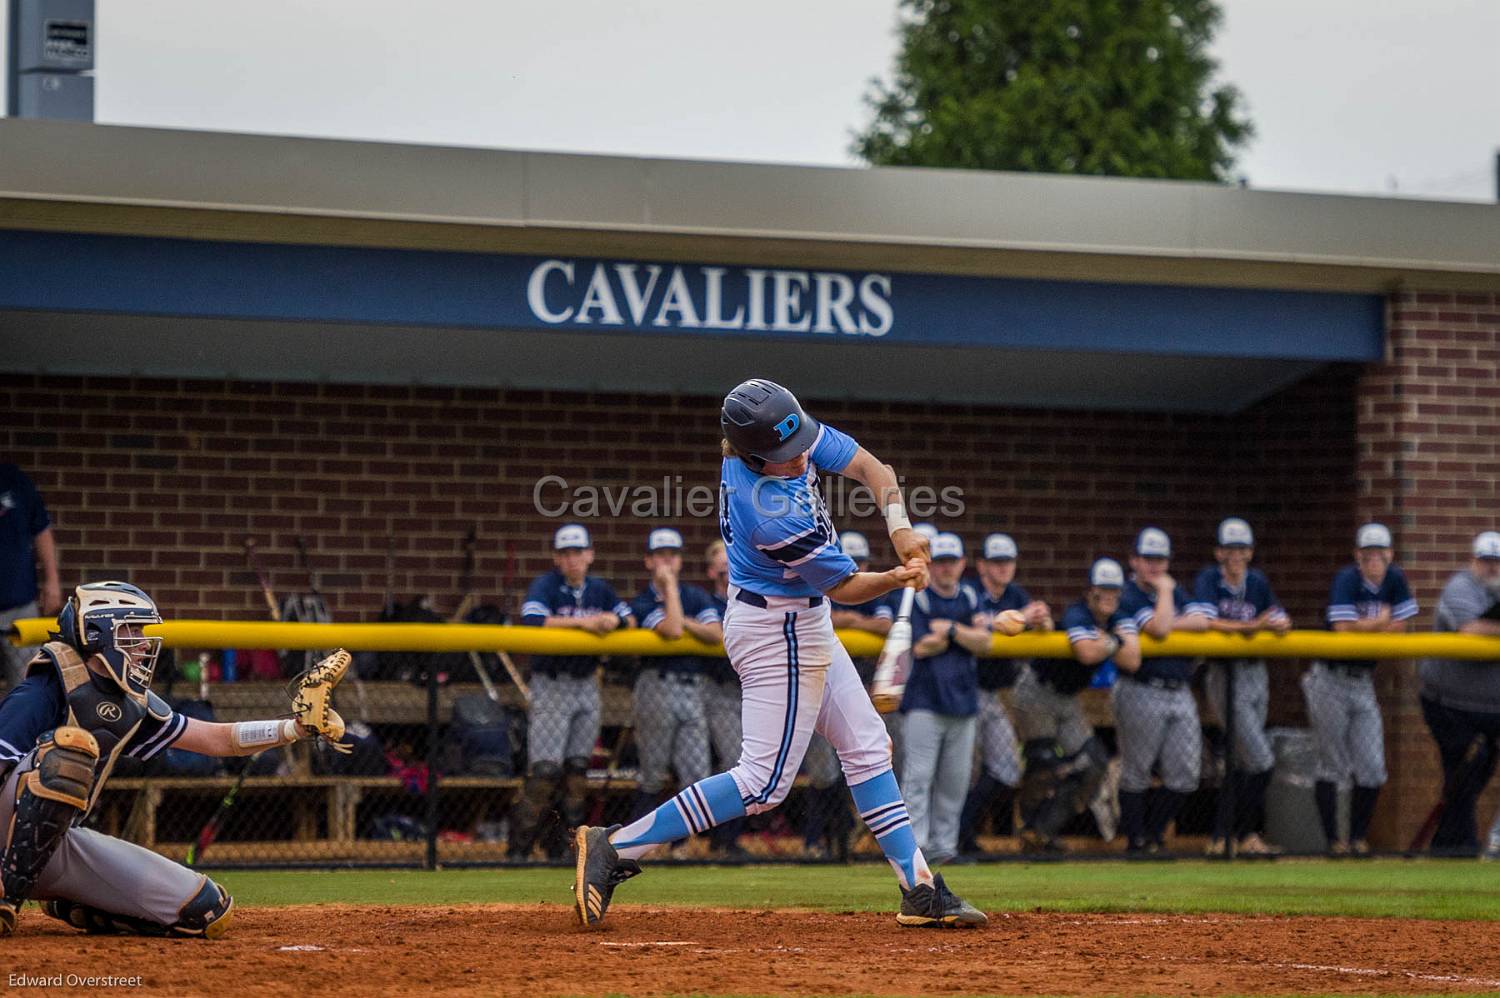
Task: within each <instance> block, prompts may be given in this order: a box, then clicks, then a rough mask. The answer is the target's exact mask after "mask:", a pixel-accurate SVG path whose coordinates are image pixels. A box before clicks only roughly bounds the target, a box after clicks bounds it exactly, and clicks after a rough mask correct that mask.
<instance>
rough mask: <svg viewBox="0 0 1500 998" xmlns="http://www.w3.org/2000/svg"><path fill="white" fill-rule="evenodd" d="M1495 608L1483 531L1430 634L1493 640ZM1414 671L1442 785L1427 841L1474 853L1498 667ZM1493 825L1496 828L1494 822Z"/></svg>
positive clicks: (1493, 574)
mask: <svg viewBox="0 0 1500 998" xmlns="http://www.w3.org/2000/svg"><path fill="white" fill-rule="evenodd" d="M1497 603H1500V533H1496V532H1495V531H1493V530H1486V531H1485V532H1484V533H1482V534H1480V535H1479V536H1478V537H1476V538H1474V557H1473V559H1472V560H1471V561H1470V562H1469V567H1468V568H1467V569H1466V570H1464V571H1461V572H1455V573H1454V574H1453V577H1452V578H1450V579H1449V580H1448V584H1447V585H1445V586H1444V587H1443V595H1442V596H1441V597H1439V598H1438V605H1437V614H1436V619H1435V621H1434V623H1433V629H1434V630H1436V631H1438V632H1440V633H1457V634H1482V635H1487V636H1490V637H1495V636H1500V619H1497V616H1500V615H1497V614H1496V611H1495V608H1496V605H1497ZM1418 674H1419V675H1420V677H1421V681H1422V687H1421V702H1422V717H1423V718H1424V719H1425V720H1426V721H1427V727H1428V729H1429V730H1430V731H1431V732H1432V738H1433V741H1435V742H1437V747H1438V755H1439V756H1440V758H1441V759H1442V763H1443V786H1444V787H1445V788H1447V790H1446V792H1445V793H1444V795H1443V796H1444V806H1443V813H1442V816H1441V817H1440V818H1439V819H1438V826H1437V829H1436V831H1435V832H1434V833H1433V836H1432V851H1433V852H1434V853H1439V854H1445V855H1454V856H1472V855H1474V853H1475V852H1477V851H1478V850H1479V836H1478V829H1477V828H1476V827H1475V819H1474V806H1475V804H1476V803H1477V802H1478V799H1479V795H1480V793H1482V792H1483V791H1484V787H1485V784H1487V783H1488V782H1489V781H1490V777H1491V776H1493V775H1494V774H1495V763H1496V758H1497V756H1500V665H1496V664H1495V663H1494V662H1464V661H1458V660H1454V659H1428V660H1426V661H1424V662H1423V663H1422V664H1421V666H1420V668H1419V670H1418ZM1476 743H1477V744H1476ZM1497 822H1500V818H1497ZM1496 827H1497V828H1500V823H1497V825H1496ZM1490 837H1491V838H1492V839H1493V838H1494V836H1493V835H1491V836H1490Z"/></svg>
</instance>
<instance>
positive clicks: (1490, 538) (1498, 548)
mask: <svg viewBox="0 0 1500 998" xmlns="http://www.w3.org/2000/svg"><path fill="white" fill-rule="evenodd" d="M1474 557H1476V558H1500V533H1496V532H1495V531H1493V530H1486V531H1485V532H1484V533H1482V534H1480V535H1479V536H1478V537H1476V538H1474Z"/></svg>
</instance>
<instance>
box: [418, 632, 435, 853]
mask: <svg viewBox="0 0 1500 998" xmlns="http://www.w3.org/2000/svg"><path fill="white" fill-rule="evenodd" d="M433 657H434V658H435V657H436V656H433ZM438 747H439V746H438V673H437V663H436V662H434V661H429V662H428V664H427V856H426V859H425V861H424V862H423V864H422V865H423V867H424V868H426V869H428V870H436V869H437V836H438V827H437V826H438V757H439V753H438Z"/></svg>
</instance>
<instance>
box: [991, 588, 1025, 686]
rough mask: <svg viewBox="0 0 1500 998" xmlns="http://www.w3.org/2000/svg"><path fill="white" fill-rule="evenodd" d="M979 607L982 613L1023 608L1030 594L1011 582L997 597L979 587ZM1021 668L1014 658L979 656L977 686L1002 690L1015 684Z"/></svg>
mask: <svg viewBox="0 0 1500 998" xmlns="http://www.w3.org/2000/svg"><path fill="white" fill-rule="evenodd" d="M979 593H980V597H981V598H980V602H979V609H980V611H981V612H982V613H988V614H996V613H999V612H1000V611H1001V610H1024V609H1026V604H1027V603H1030V602H1031V594H1030V593H1028V592H1027V591H1026V590H1025V589H1022V588H1021V587H1020V586H1018V585H1016V584H1015V583H1014V582H1012V583H1011V584H1010V585H1008V586H1006V587H1005V592H1003V593H1001V594H1000V596H999V598H996V597H994V596H991V595H990V594H989V591H988V590H986V589H983V588H981V589H980V590H979ZM1020 670H1021V662H1020V661H1019V660H1017V659H1014V658H981V659H980V660H979V688H980V689H982V690H1003V689H1007V688H1009V687H1011V686H1014V685H1015V684H1016V675H1017V674H1018V673H1019V672H1020Z"/></svg>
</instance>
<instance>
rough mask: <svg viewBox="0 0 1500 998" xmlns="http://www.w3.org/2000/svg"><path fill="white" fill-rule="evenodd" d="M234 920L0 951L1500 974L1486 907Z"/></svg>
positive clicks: (1109, 978)
mask: <svg viewBox="0 0 1500 998" xmlns="http://www.w3.org/2000/svg"><path fill="white" fill-rule="evenodd" d="M235 918H236V921H235V925H234V928H233V931H232V932H231V933H230V934H229V935H228V936H227V937H226V938H224V939H221V940H218V941H216V942H204V941H199V940H171V941H169V940H153V939H137V938H120V937H87V936H83V935H80V934H78V933H76V932H73V931H71V930H69V929H68V928H66V927H65V926H63V925H61V924H59V923H57V922H53V921H51V920H50V919H48V918H46V917H45V916H43V915H42V914H41V913H40V912H38V911H37V910H36V909H35V908H28V909H27V911H26V912H25V914H24V915H23V917H22V922H21V926H20V929H19V930H18V932H17V934H16V935H15V936H14V937H12V938H10V939H7V940H4V941H3V943H0V950H3V952H4V961H3V962H4V964H5V965H6V967H5V972H6V973H7V974H17V973H19V974H24V975H26V976H27V977H30V978H35V977H45V976H55V975H64V976H66V975H69V974H75V975H100V976H102V975H115V976H117V977H128V976H130V975H136V974H139V975H141V978H142V980H141V982H140V984H139V985H138V986H137V987H129V988H125V989H121V991H120V993H133V994H141V993H142V992H152V991H159V992H163V993H170V994H174V995H191V994H210V993H212V994H217V995H235V996H237V998H239V996H254V995H270V994H289V993H296V994H299V995H319V994H338V995H349V994H441V995H455V994H465V995H467V994H514V995H591V994H609V993H618V994H629V995H659V994H681V993H697V994H702V993H708V994H715V993H732V994H762V993H764V994H912V995H916V994H941V995H968V994H1030V993H1049V994H1058V993H1077V994H1194V995H1216V994H1229V993H1234V994H1250V993H1276V994H1284V993H1296V992H1343V993H1350V992H1355V993H1380V994H1400V993H1413V992H1429V993H1430V992H1461V991H1469V992H1472V991H1493V990H1500V951H1497V947H1496V945H1495V939H1496V933H1497V931H1500V926H1497V924H1496V923H1494V922H1436V921H1414V920H1413V921H1406V920H1395V919H1390V920H1386V919H1330V918H1308V917H1298V918H1245V917H1238V916H1135V915H1059V914H1017V915H998V916H995V917H993V918H992V920H991V922H990V926H989V927H988V928H987V929H980V930H972V931H959V930H946V931H933V930H917V929H901V928H898V927H897V926H896V924H895V922H894V920H893V919H892V918H891V917H890V916H888V915H872V914H868V913H848V914H828V913H823V912H789V911H777V912H760V911H703V910H690V909H682V908H673V909H667V908H659V909H651V908H645V907H637V906H631V905H621V906H619V907H617V908H616V909H614V910H612V911H611V912H610V915H609V921H608V922H607V923H606V926H605V927H604V928H602V929H598V930H595V931H592V932H586V931H584V930H582V929H579V928H577V927H575V926H574V924H573V921H572V915H571V911H570V910H569V909H567V908H562V907H558V906H545V907H543V906H533V907H513V906H494V905H487V906H463V907H451V908H447V907H352V906H333V905H329V906H305V907H295V908H280V909H276V908H251V909H247V910H244V911H240V912H237V913H236V916H235ZM24 983H26V982H24V981H22V982H16V981H14V980H13V979H12V981H11V982H10V987H9V988H8V989H7V990H8V991H9V990H12V989H16V988H17V985H18V984H24ZM110 990H112V989H100V988H98V987H91V988H89V992H90V993H92V994H98V993H101V991H103V992H104V993H109V991H110Z"/></svg>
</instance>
